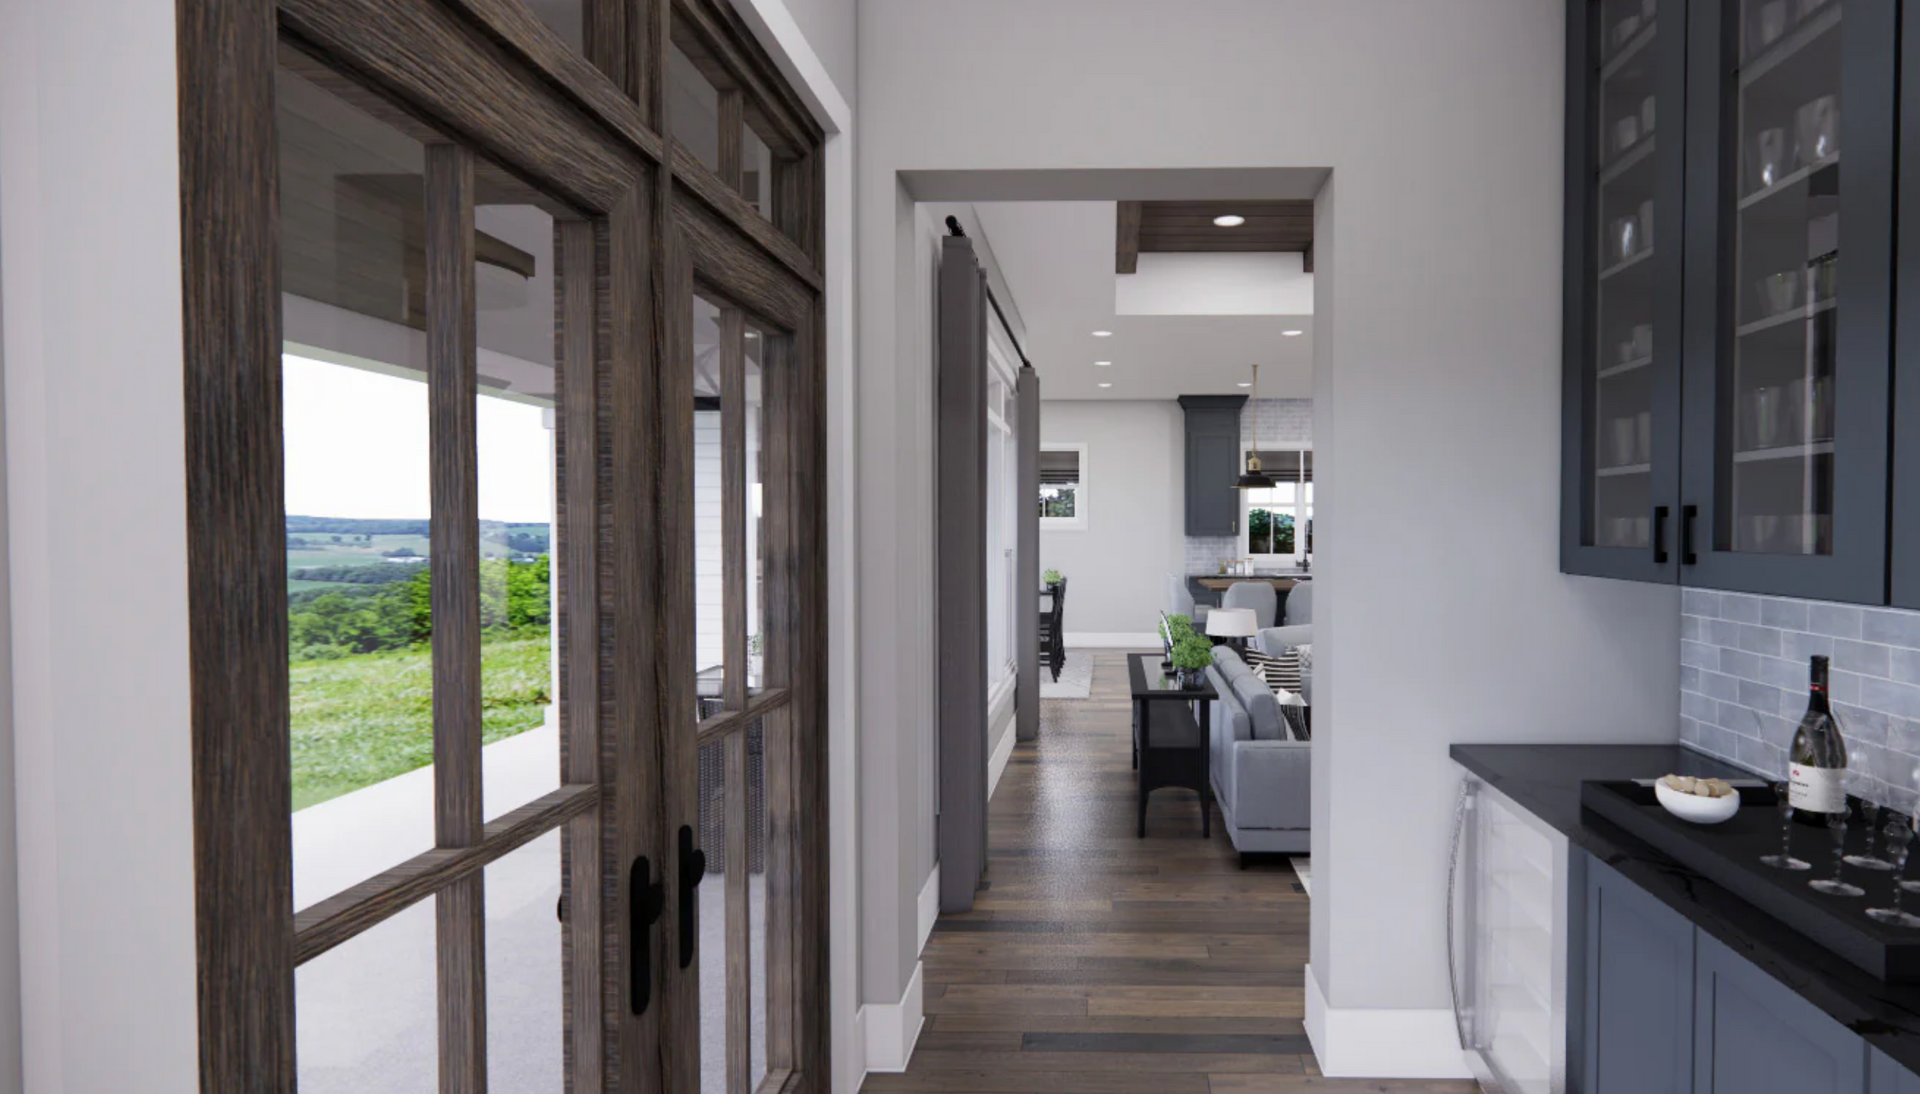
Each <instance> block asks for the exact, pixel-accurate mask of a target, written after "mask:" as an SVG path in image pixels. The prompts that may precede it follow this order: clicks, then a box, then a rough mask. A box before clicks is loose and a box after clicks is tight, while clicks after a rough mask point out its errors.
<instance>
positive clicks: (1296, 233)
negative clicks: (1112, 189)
mask: <svg viewBox="0 0 1920 1094" xmlns="http://www.w3.org/2000/svg"><path fill="white" fill-rule="evenodd" d="M1123 206H1124V203H1123ZM1139 206H1140V210H1139V223H1138V225H1137V227H1135V229H1134V232H1133V236H1132V240H1131V243H1132V250H1133V254H1134V255H1135V260H1134V264H1133V267H1132V268H1134V269H1137V268H1138V259H1137V256H1138V255H1141V254H1153V253H1169V252H1173V253H1207V252H1235V253H1261V252H1268V253H1271V252H1280V253H1288V252H1305V251H1307V250H1309V249H1311V248H1312V246H1313V202H1311V201H1293V200H1289V201H1145V202H1140V203H1139ZM1229 214H1231V215H1233V216H1238V217H1241V218H1243V221H1242V223H1240V224H1236V225H1234V226H1232V227H1222V226H1220V225H1217V224H1215V223H1214V218H1216V217H1219V216H1224V215H1229ZM1122 215H1123V216H1124V213H1123V214H1122ZM1124 245H1125V241H1123V242H1122V246H1124Z"/></svg>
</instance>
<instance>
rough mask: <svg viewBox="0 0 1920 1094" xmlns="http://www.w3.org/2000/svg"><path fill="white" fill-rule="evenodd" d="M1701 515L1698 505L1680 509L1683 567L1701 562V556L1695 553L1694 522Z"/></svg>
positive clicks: (1681, 561)
mask: <svg viewBox="0 0 1920 1094" xmlns="http://www.w3.org/2000/svg"><path fill="white" fill-rule="evenodd" d="M1699 515H1700V507H1699V506H1698V505H1682V506H1681V507H1680V565H1682V566H1692V565H1695V564H1697V563H1698V562H1699V561H1700V558H1699V556H1698V555H1695V554H1694V553H1693V521H1694V518H1695V517H1698V516H1699Z"/></svg>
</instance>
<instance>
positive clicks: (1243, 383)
mask: <svg viewBox="0 0 1920 1094" xmlns="http://www.w3.org/2000/svg"><path fill="white" fill-rule="evenodd" d="M1235 386H1236V387H1252V386H1253V383H1252V382H1251V381H1248V380H1242V381H1240V382H1239V383H1238V384H1236V385H1235Z"/></svg>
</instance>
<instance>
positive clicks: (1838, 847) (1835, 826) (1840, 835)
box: [1807, 805, 1867, 896]
mask: <svg viewBox="0 0 1920 1094" xmlns="http://www.w3.org/2000/svg"><path fill="white" fill-rule="evenodd" d="M1850 812H1852V807H1851V806H1850V805H1842V806H1841V808H1839V809H1837V810H1835V811H1834V812H1831V813H1828V814H1827V833H1828V834H1829V835H1831V836H1832V837H1833V877H1832V878H1815V879H1814V880H1812V881H1809V882H1807V884H1808V885H1811V886H1812V887H1813V888H1814V890H1815V891H1816V892H1821V893H1825V894H1827V895H1828V896H1866V895H1867V891H1866V890H1865V889H1862V888H1861V887H1860V886H1858V885H1854V884H1851V883H1849V882H1846V881H1842V880H1841V879H1840V871H1841V870H1843V869H1844V868H1845V865H1846V851H1847V814H1848V813H1850Z"/></svg>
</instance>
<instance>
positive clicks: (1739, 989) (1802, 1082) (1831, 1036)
mask: <svg viewBox="0 0 1920 1094" xmlns="http://www.w3.org/2000/svg"><path fill="white" fill-rule="evenodd" d="M1698 940H1699V941H1698V945H1697V946H1696V948H1695V951H1694V954H1695V960H1694V963H1695V981H1694V1025H1693V1034H1694V1085H1693V1089H1694V1094H1754V1092H1756V1091H1767V1090H1779V1091H1792V1092H1793V1094H1864V1092H1865V1091H1866V1089H1867V1044H1866V1042H1865V1041H1863V1040H1861V1039H1860V1038H1859V1037H1858V1036H1857V1035H1855V1034H1854V1033H1853V1032H1852V1031H1851V1030H1849V1029H1847V1028H1846V1027H1845V1026H1843V1025H1841V1024H1840V1023H1838V1022H1836V1021H1834V1020H1833V1019H1832V1018H1829V1017H1827V1016H1826V1014H1824V1013H1822V1012H1821V1011H1820V1009H1819V1008H1817V1007H1815V1006H1814V1005H1813V1004H1812V1003H1809V1002H1807V1001H1806V1000H1804V999H1802V998H1800V996H1799V995H1798V994H1797V993H1795V992H1794V991H1793V989H1791V988H1789V987H1787V986H1786V985H1785V984H1782V983H1780V982H1779V981H1778V980H1775V979H1774V978H1772V977H1771V976H1768V975H1767V974H1766V973H1763V972H1761V971H1760V970H1759V969H1758V968H1756V967H1755V966H1754V965H1753V964H1752V963H1751V962H1749V961H1747V960H1746V959H1745V958H1743V957H1741V956H1740V955H1739V954H1736V953H1734V952H1733V951H1732V950H1730V949H1728V948H1727V947H1726V946H1725V945H1723V944H1722V943H1720V942H1719V941H1718V940H1716V939H1714V938H1712V937H1710V936H1708V935H1706V934H1704V933H1701V934H1699V935H1698Z"/></svg>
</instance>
